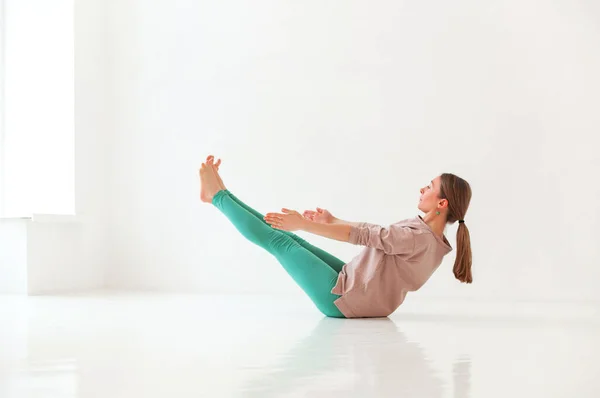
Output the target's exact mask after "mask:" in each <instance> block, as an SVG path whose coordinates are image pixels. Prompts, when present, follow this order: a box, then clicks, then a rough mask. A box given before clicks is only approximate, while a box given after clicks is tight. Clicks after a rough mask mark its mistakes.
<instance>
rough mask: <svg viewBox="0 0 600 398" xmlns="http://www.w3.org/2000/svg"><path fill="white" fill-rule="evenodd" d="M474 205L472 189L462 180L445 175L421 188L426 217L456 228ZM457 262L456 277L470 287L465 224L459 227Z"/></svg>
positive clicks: (467, 239) (468, 251) (469, 255)
mask: <svg viewBox="0 0 600 398" xmlns="http://www.w3.org/2000/svg"><path fill="white" fill-rule="evenodd" d="M470 202H471V186H470V185H469V183H468V182H467V181H465V180H463V179H462V178H460V177H458V176H456V175H454V174H450V173H444V174H442V175H440V176H437V177H436V178H434V179H433V180H432V181H431V183H430V184H428V185H427V186H426V187H424V188H421V199H420V201H419V210H421V211H422V212H424V213H426V214H435V216H436V217H443V219H444V220H445V221H446V223H450V224H454V223H455V222H456V221H458V220H464V219H465V215H466V213H467V209H468V208H469V203H470ZM456 245H457V251H456V260H455V262H454V270H453V271H454V276H455V277H456V278H457V279H458V280H460V281H461V282H466V283H471V282H472V281H473V277H472V275H471V263H472V255H471V238H470V236H469V229H468V228H467V227H466V225H465V224H464V223H462V222H461V223H459V224H458V231H457V233H456Z"/></svg>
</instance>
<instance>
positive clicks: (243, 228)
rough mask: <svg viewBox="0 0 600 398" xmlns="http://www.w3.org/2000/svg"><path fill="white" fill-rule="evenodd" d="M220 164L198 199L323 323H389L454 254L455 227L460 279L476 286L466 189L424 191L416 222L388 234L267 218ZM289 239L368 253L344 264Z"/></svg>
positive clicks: (440, 180) (209, 163) (445, 186)
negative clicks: (314, 239) (315, 239)
mask: <svg viewBox="0 0 600 398" xmlns="http://www.w3.org/2000/svg"><path fill="white" fill-rule="evenodd" d="M220 164H221V160H218V161H217V162H216V163H215V161H214V156H212V155H211V156H209V157H208V158H207V159H206V163H203V164H202V167H201V168H200V182H201V185H202V186H201V191H200V199H201V200H202V201H203V202H206V203H212V204H213V205H214V206H215V207H216V208H217V209H219V210H220V211H221V212H222V213H223V214H224V215H225V216H226V217H227V218H228V219H229V221H231V223H232V224H233V225H234V226H235V227H236V228H237V230H238V231H239V232H240V233H241V234H242V235H244V236H245V237H246V238H247V239H248V240H250V241H251V242H252V243H254V244H256V245H258V246H260V247H262V248H263V249H265V250H267V251H268V252H269V253H271V254H272V255H273V256H275V258H276V259H277V260H278V261H279V263H281V265H282V266H283V268H284V269H285V270H286V271H287V273H288V274H289V275H290V276H291V277H292V278H293V279H294V281H296V283H298V285H299V286H300V287H301V288H302V290H304V292H306V294H307V295H308V296H309V297H310V299H311V300H312V301H313V302H314V303H315V305H316V306H317V308H318V309H319V310H320V311H321V312H322V313H323V314H325V315H326V316H329V317H336V318H368V317H387V316H388V315H390V314H391V313H392V312H394V311H395V310H396V309H397V308H398V307H399V306H400V304H402V302H403V301H404V298H405V297H406V294H407V292H411V291H416V290H418V289H419V288H420V287H421V286H423V284H424V283H425V282H426V281H427V280H428V279H429V278H430V277H431V275H432V274H433V272H434V271H435V270H436V269H437V268H438V267H439V265H440V264H441V262H442V259H443V257H444V256H445V255H446V254H448V253H449V252H450V251H452V247H451V246H450V244H449V243H448V240H447V239H446V237H445V236H444V228H445V226H446V224H453V223H454V222H456V221H458V222H459V226H458V232H457V245H458V252H457V256H456V260H455V263H454V275H455V277H456V278H457V279H458V280H459V281H461V282H465V283H471V282H472V281H473V278H472V276H471V242H470V238H469V230H468V229H467V227H466V226H465V225H464V220H463V219H464V216H465V213H466V212H467V209H468V207H469V202H470V201H471V187H470V186H469V184H468V183H467V182H466V181H465V180H463V179H461V178H459V177H457V176H455V175H453V174H442V175H440V176H438V177H436V178H434V179H433V180H432V181H431V183H430V184H428V185H427V186H426V187H424V188H421V199H420V201H419V206H418V208H419V210H421V211H422V212H424V213H425V217H424V218H423V217H421V216H417V217H414V218H409V219H406V220H403V221H399V222H396V223H394V224H391V225H390V226H389V227H387V228H384V227H382V226H379V225H375V224H369V223H364V222H361V223H351V222H347V221H343V220H339V219H337V218H335V217H333V216H332V215H331V213H329V212H328V211H327V210H323V209H319V208H317V211H305V212H304V214H303V215H302V214H300V213H298V212H296V211H294V210H289V209H285V208H284V209H282V212H281V213H267V214H266V215H265V216H263V215H262V214H260V213H258V212H257V211H255V210H253V209H252V208H250V207H248V206H247V205H245V204H244V203H242V202H241V201H240V200H239V199H238V198H236V197H235V196H234V195H233V194H232V193H231V192H229V190H227V188H226V187H225V185H224V184H223V181H222V180H221V177H220V176H219V172H218V170H219V166H220ZM291 231H306V232H310V233H313V234H316V235H320V236H324V237H326V238H330V239H335V240H339V241H342V242H348V243H351V244H354V245H360V246H364V249H363V250H362V251H361V252H360V253H359V254H358V255H357V256H356V257H355V258H354V259H352V260H351V261H350V262H348V263H346V262H344V261H342V260H340V259H338V258H336V257H334V256H332V255H331V254H329V253H327V252H325V251H324V250H321V249H319V248H317V247H315V246H313V245H311V244H309V243H308V242H306V241H305V240H303V239H302V238H300V237H299V236H297V235H295V234H293V233H291Z"/></svg>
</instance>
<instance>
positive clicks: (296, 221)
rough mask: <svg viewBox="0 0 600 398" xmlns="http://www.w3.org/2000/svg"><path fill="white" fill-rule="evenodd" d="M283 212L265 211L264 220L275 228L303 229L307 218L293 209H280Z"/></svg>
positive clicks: (287, 229) (284, 229) (286, 229)
mask: <svg viewBox="0 0 600 398" xmlns="http://www.w3.org/2000/svg"><path fill="white" fill-rule="evenodd" d="M281 211H282V212H283V213H267V214H266V215H265V221H266V222H267V224H269V225H270V226H271V227H273V228H275V229H281V230H283V231H300V230H303V229H304V227H305V226H306V224H307V222H310V221H309V220H307V219H305V218H304V217H302V215H301V214H300V213H298V212H297V211H295V210H289V209H281Z"/></svg>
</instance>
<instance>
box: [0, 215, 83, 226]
mask: <svg viewBox="0 0 600 398" xmlns="http://www.w3.org/2000/svg"><path fill="white" fill-rule="evenodd" d="M0 220H28V221H31V222H35V223H60V224H69V223H80V222H82V221H83V218H82V217H81V216H78V215H76V214H31V215H27V216H8V217H0Z"/></svg>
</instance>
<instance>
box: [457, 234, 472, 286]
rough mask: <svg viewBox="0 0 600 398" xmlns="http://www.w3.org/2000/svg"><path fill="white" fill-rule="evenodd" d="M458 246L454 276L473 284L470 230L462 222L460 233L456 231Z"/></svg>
mask: <svg viewBox="0 0 600 398" xmlns="http://www.w3.org/2000/svg"><path fill="white" fill-rule="evenodd" d="M456 245H457V248H456V260H454V269H453V272H454V276H455V277H456V279H458V280H459V281H461V282H464V283H471V282H473V275H471V264H472V263H473V258H472V254H471V236H470V235H469V229H468V228H467V226H466V225H465V224H464V223H462V222H461V223H459V224H458V231H456Z"/></svg>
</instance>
